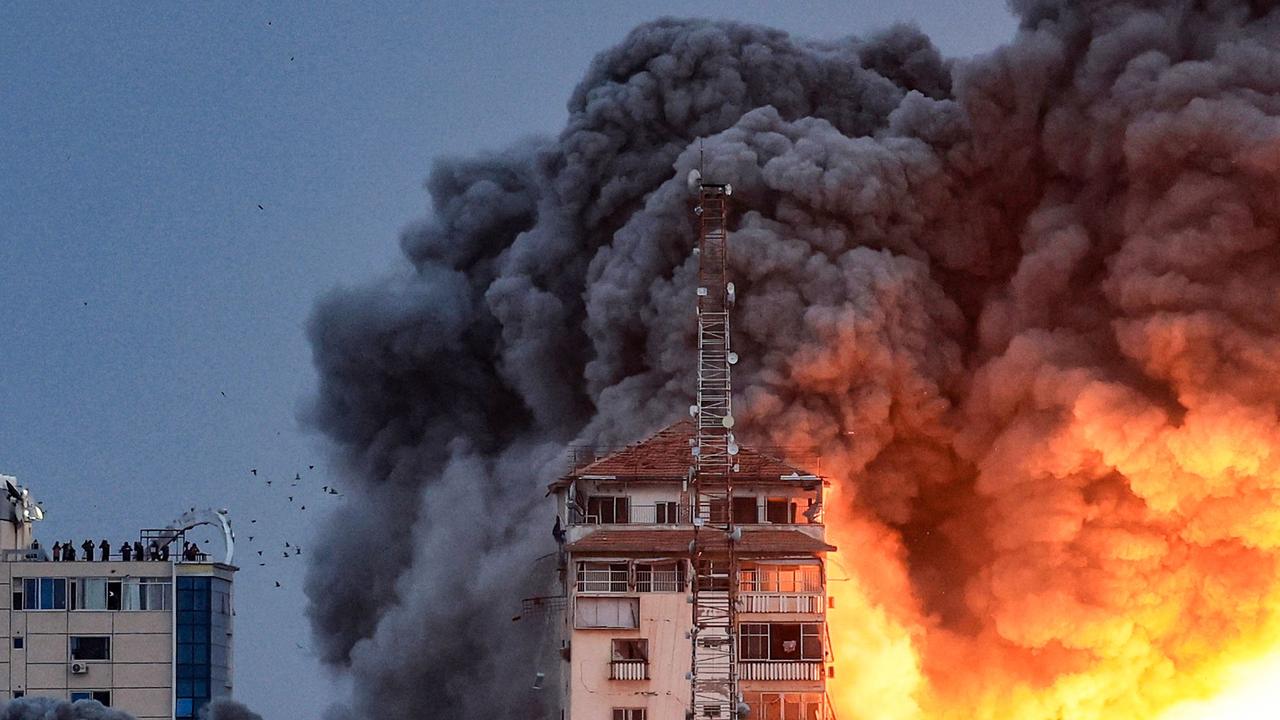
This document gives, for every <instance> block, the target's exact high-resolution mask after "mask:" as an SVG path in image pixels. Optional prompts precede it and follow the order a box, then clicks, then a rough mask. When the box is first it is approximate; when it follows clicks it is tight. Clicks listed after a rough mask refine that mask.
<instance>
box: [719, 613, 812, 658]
mask: <svg viewBox="0 0 1280 720" xmlns="http://www.w3.org/2000/svg"><path fill="white" fill-rule="evenodd" d="M820 628H821V626H820V625H819V624H818V623H743V624H742V625H740V626H739V628H738V647H739V650H738V654H739V659H741V660H780V661H793V662H798V661H802V660H803V661H812V660H821V659H822V638H821V637H820V636H819V630H820Z"/></svg>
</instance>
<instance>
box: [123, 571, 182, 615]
mask: <svg viewBox="0 0 1280 720" xmlns="http://www.w3.org/2000/svg"><path fill="white" fill-rule="evenodd" d="M169 588H170V585H169V580H168V579H167V578H145V577H144V578H127V579H126V580H125V581H124V582H123V584H122V585H121V587H120V609H121V610H168V609H169V595H170V592H169Z"/></svg>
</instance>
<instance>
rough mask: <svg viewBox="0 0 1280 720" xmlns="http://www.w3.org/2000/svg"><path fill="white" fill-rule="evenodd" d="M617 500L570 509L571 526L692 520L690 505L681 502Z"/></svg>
mask: <svg viewBox="0 0 1280 720" xmlns="http://www.w3.org/2000/svg"><path fill="white" fill-rule="evenodd" d="M614 499H615V500H617V502H611V503H597V502H592V503H591V507H588V508H587V509H586V510H585V511H584V510H583V509H582V508H581V507H570V508H569V524H570V525H688V524H689V523H691V522H692V520H691V519H690V515H689V505H688V504H687V503H678V502H658V503H650V504H641V505H633V504H631V503H630V502H626V498H614Z"/></svg>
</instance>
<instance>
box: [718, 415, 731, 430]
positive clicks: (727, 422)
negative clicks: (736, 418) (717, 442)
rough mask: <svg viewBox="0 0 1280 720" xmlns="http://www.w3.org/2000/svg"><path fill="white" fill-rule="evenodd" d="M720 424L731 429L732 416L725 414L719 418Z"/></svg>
mask: <svg viewBox="0 0 1280 720" xmlns="http://www.w3.org/2000/svg"><path fill="white" fill-rule="evenodd" d="M720 424H721V425H723V426H725V427H727V428H730V429H732V428H733V416H732V415H725V416H724V417H723V418H722V419H721V420H720Z"/></svg>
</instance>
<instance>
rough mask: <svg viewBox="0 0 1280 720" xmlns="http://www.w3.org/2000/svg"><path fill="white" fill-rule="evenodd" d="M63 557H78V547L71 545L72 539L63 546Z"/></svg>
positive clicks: (65, 558) (69, 559)
mask: <svg viewBox="0 0 1280 720" xmlns="http://www.w3.org/2000/svg"><path fill="white" fill-rule="evenodd" d="M62 559H63V560H67V561H71V560H75V559H76V549H75V547H73V546H72V545H71V541H70V540H68V541H67V543H66V544H65V545H63V546H62Z"/></svg>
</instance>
